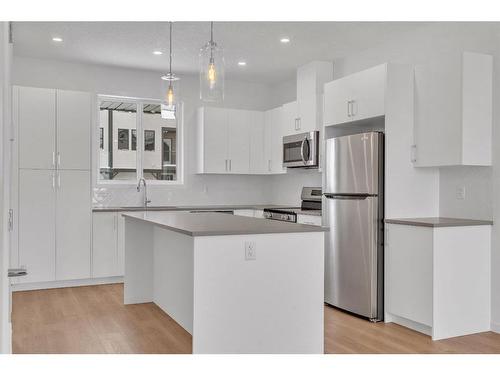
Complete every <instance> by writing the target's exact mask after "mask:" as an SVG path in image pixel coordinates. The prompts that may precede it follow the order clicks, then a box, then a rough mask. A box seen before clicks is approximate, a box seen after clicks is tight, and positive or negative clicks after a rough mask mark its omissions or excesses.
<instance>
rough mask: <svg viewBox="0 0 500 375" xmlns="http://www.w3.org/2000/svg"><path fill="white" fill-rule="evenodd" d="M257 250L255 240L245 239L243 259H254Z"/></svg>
mask: <svg viewBox="0 0 500 375" xmlns="http://www.w3.org/2000/svg"><path fill="white" fill-rule="evenodd" d="M256 259H257V252H256V246H255V242H253V241H245V260H256Z"/></svg>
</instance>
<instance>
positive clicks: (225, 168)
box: [224, 159, 227, 172]
mask: <svg viewBox="0 0 500 375" xmlns="http://www.w3.org/2000/svg"><path fill="white" fill-rule="evenodd" d="M224 161H225V163H226V164H225V167H224V170H225V171H226V172H227V159H226V160H224Z"/></svg>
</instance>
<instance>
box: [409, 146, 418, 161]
mask: <svg viewBox="0 0 500 375" xmlns="http://www.w3.org/2000/svg"><path fill="white" fill-rule="evenodd" d="M410 160H411V162H412V163H416V162H417V145H411V150H410Z"/></svg>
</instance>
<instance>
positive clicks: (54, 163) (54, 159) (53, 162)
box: [52, 151, 56, 167]
mask: <svg viewBox="0 0 500 375" xmlns="http://www.w3.org/2000/svg"><path fill="white" fill-rule="evenodd" d="M52 166H53V167H55V166H56V152H55V151H52Z"/></svg>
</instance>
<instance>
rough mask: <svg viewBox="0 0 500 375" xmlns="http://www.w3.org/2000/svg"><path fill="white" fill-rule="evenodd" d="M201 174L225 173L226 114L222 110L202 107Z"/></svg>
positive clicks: (224, 110)
mask: <svg viewBox="0 0 500 375" xmlns="http://www.w3.org/2000/svg"><path fill="white" fill-rule="evenodd" d="M202 111H203V123H202V126H203V138H204V139H203V149H204V153H203V165H204V168H203V172H204V173H226V172H227V168H226V166H227V159H228V158H227V112H226V109H224V108H212V107H204V108H203V109H202Z"/></svg>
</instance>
